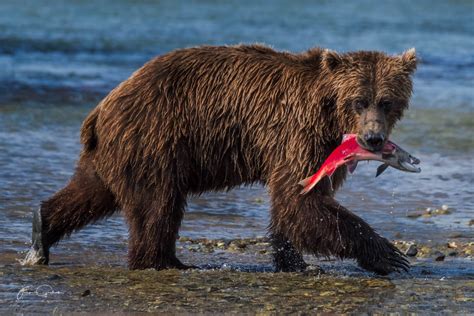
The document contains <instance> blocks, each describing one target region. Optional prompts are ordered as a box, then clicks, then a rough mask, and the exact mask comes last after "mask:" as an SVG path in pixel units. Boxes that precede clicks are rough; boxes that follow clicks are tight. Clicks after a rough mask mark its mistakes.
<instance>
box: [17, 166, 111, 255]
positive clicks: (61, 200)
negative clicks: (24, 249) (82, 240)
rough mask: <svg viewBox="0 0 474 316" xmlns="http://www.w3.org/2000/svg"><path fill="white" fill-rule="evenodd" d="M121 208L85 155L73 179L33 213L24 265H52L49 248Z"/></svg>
mask: <svg viewBox="0 0 474 316" xmlns="http://www.w3.org/2000/svg"><path fill="white" fill-rule="evenodd" d="M116 210H117V204H116V202H115V197H114V195H113V194H112V193H111V192H110V191H109V190H108V189H107V187H106V186H105V184H104V183H103V182H102V180H101V179H100V178H99V176H98V175H97V173H96V172H95V170H94V168H93V166H92V164H91V162H90V161H88V160H87V159H86V158H84V157H82V158H81V160H80V161H79V163H78V166H77V168H76V172H75V174H74V175H73V177H72V178H71V180H70V182H69V183H68V184H67V185H66V187H64V188H63V189H61V190H60V191H58V192H57V193H56V194H54V195H53V196H52V197H51V198H49V199H48V200H46V201H44V202H42V203H41V207H40V209H39V210H37V211H36V212H35V213H34V215H33V228H32V247H31V249H30V251H29V252H28V254H27V256H26V258H25V259H24V260H23V262H22V263H23V264H48V262H49V248H50V247H51V246H52V245H54V244H55V243H57V242H58V241H59V240H60V239H61V238H63V237H64V236H67V235H70V234H71V233H72V232H73V231H76V230H79V229H81V228H82V227H84V226H85V225H87V224H89V223H91V222H94V221H97V220H99V219H101V218H103V217H106V216H110V215H112V214H113V213H114V212H115V211H116Z"/></svg>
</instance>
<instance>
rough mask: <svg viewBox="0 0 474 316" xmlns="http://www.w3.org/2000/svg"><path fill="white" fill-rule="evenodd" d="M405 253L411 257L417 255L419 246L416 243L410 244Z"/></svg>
mask: <svg viewBox="0 0 474 316" xmlns="http://www.w3.org/2000/svg"><path fill="white" fill-rule="evenodd" d="M405 254H406V255H407V256H409V257H415V256H416V255H417V254H418V248H417V247H416V245H415V244H412V245H410V247H408V249H407V251H406V252H405Z"/></svg>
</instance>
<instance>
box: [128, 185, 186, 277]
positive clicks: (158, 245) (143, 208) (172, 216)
mask: <svg viewBox="0 0 474 316" xmlns="http://www.w3.org/2000/svg"><path fill="white" fill-rule="evenodd" d="M139 200H140V202H139V203H138V204H136V205H134V206H130V207H127V206H126V207H125V208H124V212H125V216H126V218H127V221H128V223H129V227H130V237H129V250H128V261H129V268H130V269H132V270H134V269H138V270H142V269H148V268H153V269H156V270H162V269H172V268H176V269H187V268H190V267H189V266H186V265H184V264H183V263H181V262H180V261H179V260H178V258H176V239H177V238H178V231H179V227H180V225H181V220H182V218H183V215H184V207H185V204H186V200H185V197H184V195H181V194H179V193H177V192H174V191H173V190H172V189H171V188H169V189H164V190H161V191H160V192H159V196H158V197H156V196H155V197H154V198H153V199H151V200H150V199H147V198H144V197H143V196H142V197H141V198H140V199H139ZM146 201H151V202H149V203H147V202H146ZM138 205H140V206H138Z"/></svg>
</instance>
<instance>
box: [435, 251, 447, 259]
mask: <svg viewBox="0 0 474 316" xmlns="http://www.w3.org/2000/svg"><path fill="white" fill-rule="evenodd" d="M433 257H434V259H435V260H436V261H444V258H446V256H445V254H444V253H442V252H441V251H435V252H434V253H433Z"/></svg>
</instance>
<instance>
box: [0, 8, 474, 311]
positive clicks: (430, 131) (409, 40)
mask: <svg viewBox="0 0 474 316" xmlns="http://www.w3.org/2000/svg"><path fill="white" fill-rule="evenodd" d="M290 3H293V2H287V1H272V2H271V3H270V2H268V3H258V2H255V1H243V2H242V1H238V2H237V1H230V2H225V3H221V2H216V1H200V2H189V3H183V4H177V3H176V2H174V1H159V2H153V1H125V0H124V1H108V0H107V1H101V2H100V3H98V2H96V1H70V2H66V1H59V0H54V1H42V0H38V1H33V0H31V1H21V3H20V2H18V1H8V0H6V1H0V277H1V282H0V314H3V313H7V312H8V313H18V314H21V313H40V314H41V313H57V314H61V313H64V312H68V311H76V312H79V311H89V312H98V311H102V312H105V311H117V312H123V313H132V314H133V313H135V312H137V311H156V312H173V311H174V312H203V313H205V312H232V311H234V312H255V311H260V312H263V313H275V312H298V311H303V312H314V311H326V312H346V311H359V312H365V313H369V312H377V311H379V312H380V311H387V310H390V311H399V310H403V311H414V312H416V311H421V312H423V311H424V312H439V311H446V312H449V311H451V312H464V313H468V312H471V313H474V290H473V289H474V281H473V280H474V262H473V253H474V171H473V168H474V160H473V154H474V113H473V111H474V75H473V74H474V36H473V31H472V30H474V5H473V3H472V2H471V1H445V2H436V3H433V2H432V1H428V0H426V1H417V2H411V1H393V2H386V4H384V5H382V6H380V5H378V6H377V5H375V3H373V2H371V1H360V2H347V3H346V2H339V3H338V2H337V1H334V2H333V1H322V2H320V3H319V4H315V3H314V2H312V1H297V2H295V3H293V4H290ZM240 42H245V43H255V42H263V43H267V44H269V45H272V46H273V47H275V48H276V49H284V50H290V51H295V52H296V51H302V50H304V49H307V48H310V47H312V46H322V47H329V48H332V49H336V50H340V51H348V50H357V49H377V50H384V51H387V52H388V53H390V54H395V53H400V52H402V51H404V50H406V49H408V48H410V47H416V49H417V52H418V56H419V57H420V59H421V62H420V64H419V69H418V71H417V73H416V75H415V78H414V84H415V91H414V96H413V99H412V104H411V107H410V110H409V111H408V112H407V114H406V116H405V118H404V119H403V120H402V122H400V124H399V125H398V127H397V129H396V131H395V133H394V135H393V137H392V139H393V140H395V141H396V142H397V143H399V144H401V145H402V146H403V147H404V148H405V149H407V150H408V151H410V152H411V153H413V154H414V155H415V156H417V157H419V158H420V159H421V160H422V165H421V166H422V173H420V174H407V173H400V172H398V171H396V170H393V169H392V170H388V171H386V173H384V174H383V175H382V176H381V177H378V178H376V179H375V178H374V175H375V169H376V166H377V164H375V163H368V164H362V165H361V166H359V167H358V169H357V172H356V173H355V174H354V175H353V176H351V177H349V178H348V180H347V182H346V183H345V186H344V188H343V189H342V190H341V191H340V192H338V194H337V198H338V200H340V201H341V203H342V204H343V205H345V206H347V207H348V208H349V209H351V210H353V211H354V212H355V213H356V214H358V215H360V216H361V217H363V218H364V219H365V220H366V221H367V222H369V223H370V224H371V225H372V227H374V228H375V229H376V230H377V231H378V232H379V233H380V234H382V235H384V236H386V237H387V238H389V239H392V240H397V241H399V242H398V244H397V245H398V246H399V247H400V248H402V249H403V250H406V248H407V247H408V245H410V244H412V243H415V244H417V245H418V249H419V254H418V255H417V256H416V257H412V258H410V260H411V263H412V265H413V268H412V270H411V271H410V273H407V274H400V275H392V276H390V277H389V278H377V277H375V276H374V275H372V274H369V273H365V272H363V271H361V270H360V269H358V268H357V267H356V266H355V265H354V263H353V262H350V261H344V262H340V261H334V260H331V259H326V258H319V259H318V258H312V257H308V261H309V262H311V264H312V267H313V269H312V270H310V271H307V272H305V273H294V274H293V273H291V274H274V273H272V272H271V271H272V266H271V257H270V254H269V245H268V241H267V240H266V239H265V236H266V226H267V225H268V196H267V194H266V189H265V188H264V187H260V186H253V187H243V188H239V189H235V190H232V191H230V192H227V193H212V194H205V195H203V196H200V197H192V198H190V201H189V203H188V208H187V212H186V216H185V220H184V222H183V226H182V230H181V232H180V235H181V236H182V238H181V240H180V241H179V243H178V255H179V256H180V258H181V259H182V260H183V261H184V262H186V263H190V264H194V265H197V266H199V267H200V268H201V269H200V270H190V271H184V272H182V271H161V272H156V271H141V272H129V271H128V270H127V269H126V248H127V245H126V243H127V227H126V225H125V223H124V221H123V218H122V216H121V215H120V214H117V215H114V216H113V217H111V218H109V219H106V220H104V221H101V222H98V223H96V224H94V225H90V226H88V227H87V228H85V229H84V230H82V231H80V232H78V233H76V234H73V235H72V236H71V238H69V239H67V240H64V241H63V242H61V243H60V244H59V246H58V247H57V248H54V249H53V250H52V256H51V263H52V265H51V266H49V267H22V266H20V265H19V264H18V260H19V259H21V258H22V257H23V256H24V253H25V251H26V250H27V249H28V246H29V240H30V233H31V218H32V215H31V212H32V210H34V209H36V208H37V207H38V205H39V203H40V201H41V200H43V199H46V198H47V197H48V196H50V195H51V194H53V193H54V192H55V191H56V190H58V189H60V188H61V187H62V186H63V185H64V184H65V183H66V182H67V180H68V178H69V177H70V176H71V174H72V171H73V168H74V163H75V160H76V159H77V155H78V153H79V151H80V146H79V141H78V136H79V128H80V125H81V122H82V120H83V119H84V118H85V116H86V115H87V113H88V112H89V111H90V110H91V109H92V108H93V107H94V106H95V104H97V102H98V101H99V100H100V99H101V98H102V97H104V96H105V95H106V94H107V92H108V91H109V90H110V89H111V88H113V87H114V86H115V85H116V84H118V83H119V82H120V81H122V80H123V79H125V78H127V76H129V75H130V74H131V72H132V71H133V70H134V69H136V68H137V67H139V66H140V65H142V64H143V63H144V62H145V61H147V60H148V59H149V58H151V57H152V56H154V55H157V54H161V53H164V52H167V51H169V50H172V49H175V48H180V47H188V46H193V45H199V44H236V43H240ZM427 208H430V209H431V211H427ZM448 244H450V246H449V247H448ZM436 251H439V252H442V253H443V254H444V255H445V256H446V258H445V259H444V261H436V258H438V257H439V254H438V253H436ZM316 265H320V266H321V267H322V268H323V270H324V271H325V274H320V273H319V272H320V271H319V270H317V269H316Z"/></svg>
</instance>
